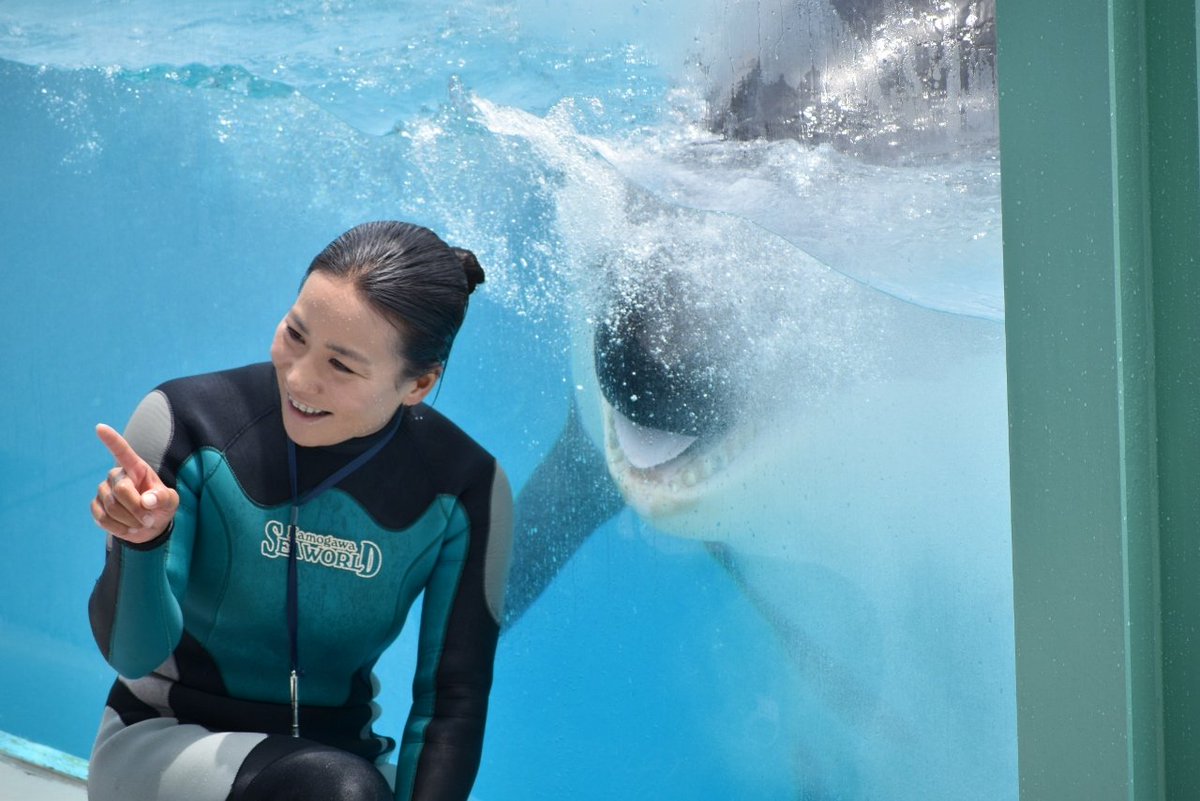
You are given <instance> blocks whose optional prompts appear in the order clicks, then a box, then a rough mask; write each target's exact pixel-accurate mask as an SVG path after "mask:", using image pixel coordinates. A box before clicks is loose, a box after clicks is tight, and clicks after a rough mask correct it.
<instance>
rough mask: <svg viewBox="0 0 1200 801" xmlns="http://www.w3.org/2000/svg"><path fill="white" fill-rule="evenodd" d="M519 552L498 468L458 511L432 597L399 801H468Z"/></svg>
mask: <svg viewBox="0 0 1200 801" xmlns="http://www.w3.org/2000/svg"><path fill="white" fill-rule="evenodd" d="M511 552H512V492H511V490H510V488H509V484H508V479H507V478H506V477H505V475H504V472H503V471H502V470H501V469H500V467H499V466H498V465H496V464H495V463H494V462H493V463H492V466H491V467H490V469H489V470H488V471H487V475H486V476H484V477H482V478H481V479H480V480H478V481H476V482H474V483H473V484H472V486H471V487H470V488H469V489H468V490H467V491H465V492H464V493H463V494H462V495H461V496H460V497H459V499H458V503H457V504H455V506H454V510H453V512H452V513H451V515H450V521H449V527H448V529H447V536H446V538H445V540H444V541H443V544H442V547H441V551H440V553H439V555H438V560H437V564H436V565H435V567H434V570H433V574H432V575H431V576H430V579H429V583H428V584H427V585H426V587H425V596H424V600H423V602H422V613H421V630H420V635H419V645H418V650H417V671H416V675H415V677H414V679H413V706H412V712H411V713H410V715H409V719H408V723H407V725H406V726H405V729H404V737H403V739H402V741H401V745H400V759H399V764H398V766H397V767H398V770H397V776H396V798H397V799H399V801H435V800H436V801H466V799H467V796H468V795H469V794H470V792H471V786H472V785H473V784H474V782H475V775H476V773H477V772H478V770H479V761H480V756H481V753H482V749H483V729H484V722H485V720H486V718H487V706H488V693H489V692H490V691H491V687H492V665H493V661H494V659H495V655H496V641H497V639H498V638H499V634H500V622H499V621H500V620H501V616H502V614H503V604H504V587H505V585H506V583H507V578H508V565H509V561H510V557H511Z"/></svg>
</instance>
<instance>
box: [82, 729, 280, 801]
mask: <svg viewBox="0 0 1200 801" xmlns="http://www.w3.org/2000/svg"><path fill="white" fill-rule="evenodd" d="M265 739H266V735H265V734H255V733H249V732H212V731H209V730H208V729H206V728H204V727H203V726H196V725H192V724H181V723H180V722H179V721H177V720H175V719H174V718H154V719H152V720H145V721H142V722H140V723H135V724H133V725H132V726H126V725H124V724H123V723H122V722H121V719H120V718H119V717H117V714H116V713H115V712H113V711H112V710H111V709H105V710H104V717H103V719H102V721H101V723H100V731H99V733H98V734H97V735H96V743H95V745H94V746H93V748H92V758H91V764H90V766H89V768H88V801H129V800H130V799H138V800H139V801H155V800H156V799H163V801H166V799H171V800H172V801H225V800H226V798H228V796H229V791H230V790H231V789H232V787H233V783H234V780H235V778H236V777H237V775H238V771H239V770H240V769H241V767H242V763H243V762H245V761H246V757H247V756H248V755H249V754H250V752H251V751H253V750H254V748H255V746H257V745H258V744H259V743H261V742H262V741H263V740H265Z"/></svg>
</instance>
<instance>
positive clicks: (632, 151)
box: [0, 0, 1016, 801]
mask: <svg viewBox="0 0 1200 801" xmlns="http://www.w3.org/2000/svg"><path fill="white" fill-rule="evenodd" d="M768 6H770V7H768ZM993 18H994V6H993V5H992V3H990V2H987V1H986V0H985V1H984V2H975V3H966V2H950V3H943V2H933V0H929V2H918V3H908V4H905V3H898V4H897V3H876V2H869V1H868V0H858V1H857V2H855V1H854V0H834V1H833V2H830V3H827V4H826V3H818V2H802V3H792V2H789V3H779V4H762V3H750V2H723V3H722V2H716V1H715V0H714V1H713V2H710V3H699V4H697V3H685V2H681V1H680V0H660V1H659V2H648V3H641V4H637V5H635V6H630V5H629V4H618V3H613V4H606V5H602V6H601V7H598V8H593V7H592V5H591V4H588V5H586V6H580V5H578V4H574V3H564V4H556V5H555V6H554V7H553V8H550V7H548V6H547V5H546V4H544V3H540V2H533V1H532V0H529V1H528V2H524V1H520V0H519V1H518V2H512V3H503V4H498V3H474V2H467V3H461V2H460V3H454V4H449V3H446V4H439V3H433V4H429V3H427V4H423V5H421V6H420V7H419V8H418V7H417V6H411V7H405V8H396V7H395V6H394V4H386V3H374V2H357V3H355V2H349V1H347V2H338V3H328V2H326V3H315V2H314V3H299V2H270V3H261V2H249V0H246V1H245V2H241V1H240V0H238V1H237V2H230V1H229V0H226V1H225V2H211V3H201V4H192V5H190V6H189V7H188V8H187V9H179V8H175V7H174V6H170V5H168V4H164V3H162V2H161V0H136V1H135V2H130V3H124V4H121V5H120V6H119V7H109V6H94V5H92V4H87V3H82V2H78V3H72V2H59V3H52V4H45V3H33V2H18V3H15V4H13V3H10V4H8V5H6V7H5V8H4V9H3V10H0V58H2V59H4V60H3V61H0V83H2V89H3V92H4V96H5V97H6V98H8V102H7V104H6V105H7V108H6V120H7V121H6V124H5V125H4V126H0V154H2V155H0V168H2V169H3V173H4V175H5V180H6V185H7V187H8V190H9V191H8V192H7V193H6V195H5V197H3V198H2V199H0V204H3V209H2V211H0V237H2V239H0V243H2V244H3V247H4V252H5V254H6V256H5V265H6V267H5V273H4V274H5V277H6V279H7V280H8V281H9V285H10V296H9V297H10V299H11V300H12V301H13V302H11V303H10V311H9V314H7V315H6V316H5V317H4V318H3V320H2V321H0V333H2V334H3V337H4V341H5V342H8V343H10V347H11V351H10V353H11V354H12V358H11V359H10V361H9V362H8V363H9V364H10V365H12V367H11V369H12V370H13V374H12V375H11V376H10V390H9V392H8V393H7V397H8V398H9V402H8V407H7V408H8V412H9V417H10V425H9V426H8V427H6V433H5V434H4V435H3V439H0V458H2V459H3V462H2V463H0V472H2V475H3V486H4V487H5V493H6V495H5V503H4V504H2V505H0V523H2V524H3V526H4V528H5V530H7V531H10V532H25V533H24V534H22V535H21V536H13V537H10V538H9V540H8V542H10V553H9V558H8V559H7V560H4V561H3V563H0V601H2V602H0V610H2V611H0V651H2V652H3V654H4V656H5V658H4V659H3V660H0V664H2V665H3V667H0V680H2V681H4V682H5V686H8V687H13V688H14V689H15V690H16V691H15V692H12V693H9V694H6V698H7V699H8V700H6V701H5V702H4V704H3V705H0V728H3V729H5V730H8V731H11V732H13V733H15V734H18V735H20V736H22V737H26V738H28V739H32V740H35V741H38V742H44V743H49V744H51V745H54V746H56V747H58V748H62V749H65V750H67V751H70V752H73V753H77V754H86V753H87V750H88V748H89V746H90V737H91V735H92V733H93V732H94V730H95V723H96V719H97V717H98V714H99V709H100V705H101V703H102V698H103V693H104V691H105V689H106V687H107V685H108V683H109V681H110V679H111V676H110V674H108V673H107V668H106V667H105V666H104V665H103V663H102V662H101V661H100V659H99V657H98V656H97V655H96V654H95V653H94V646H92V645H91V643H90V635H89V634H88V632H87V627H86V615H85V612H84V604H85V603H86V598H87V594H88V592H89V591H90V588H91V583H92V581H93V580H94V578H95V575H96V574H97V573H98V571H99V568H100V563H101V554H102V550H103V544H102V537H101V536H100V534H99V532H98V531H97V530H95V529H94V528H92V527H91V523H90V521H89V519H88V515H87V510H86V499H87V498H89V497H90V495H91V493H92V491H93V487H92V486H90V485H91V484H92V483H93V482H94V480H93V478H92V477H93V476H94V475H97V474H99V472H101V471H102V470H103V468H104V467H105V465H106V455H105V454H104V453H103V451H102V449H100V448H99V447H98V446H97V445H95V444H94V443H93V441H92V439H91V433H90V432H91V427H92V425H93V424H94V423H95V422H97V421H107V422H112V423H114V424H117V425H120V424H121V423H122V422H123V421H124V419H125V418H126V417H127V415H128V413H129V411H130V410H131V409H132V408H133V406H134V405H135V404H136V402H137V400H138V399H139V398H140V397H141V396H142V394H143V393H144V392H145V391H146V390H147V389H149V388H150V387H152V386H153V385H154V384H156V383H157V382H158V381H160V380H162V379H165V378H167V377H171V376H176V375H181V374H187V373H194V372H200V371H203V370H208V369H217V368H222V367H227V366H230V365H232V364H237V363H239V362H250V361H256V360H262V359H265V358H266V353H267V347H268V344H269V341H270V336H271V332H272V330H273V326H274V324H275V322H276V321H277V320H278V319H279V317H280V316H281V314H282V312H283V311H284V307H283V306H282V305H279V304H282V303H283V302H284V300H285V299H286V298H287V297H288V291H290V290H291V289H294V286H295V282H296V275H298V274H299V272H300V270H301V269H302V267H303V265H304V264H305V263H307V259H308V258H309V257H310V256H311V254H312V253H314V252H316V251H317V250H319V248H320V247H321V246H322V245H323V244H324V243H326V242H327V241H328V240H329V239H330V238H331V237H332V236H333V235H335V234H336V233H338V232H340V231H342V230H344V229H345V228H347V227H349V226H350V225H353V224H355V223H357V222H360V221H362V220H365V219H377V218H398V219H411V220H414V221H416V222H420V223H422V224H426V225H429V226H430V227H433V228H434V229H435V230H439V231H442V232H444V233H445V235H446V237H447V238H448V239H450V240H452V241H455V242H459V243H462V244H464V245H466V246H469V247H471V248H472V249H473V250H475V252H476V253H478V254H479V256H480V259H481V261H482V262H483V263H484V265H485V267H486V269H487V271H488V283H487V284H485V285H484V286H483V287H481V289H480V291H479V292H478V293H477V295H476V297H475V299H474V302H473V304H472V311H471V316H470V318H469V320H468V324H467V326H466V328H465V329H464V331H463V334H462V336H461V337H460V340H459V344H458V345H457V350H456V352H455V357H454V359H453V362H452V364H451V365H450V366H449V371H448V374H447V379H446V383H445V387H444V389H443V390H442V392H441V394H440V396H439V397H438V398H437V401H436V403H437V405H439V406H440V407H442V408H444V409H445V410H447V412H448V413H450V414H451V415H452V416H453V417H454V418H455V419H456V420H458V421H460V422H461V423H462V424H463V425H464V427H466V428H467V429H468V430H469V431H470V432H471V433H472V434H474V435H475V436H476V437H478V438H479V439H480V440H481V441H483V442H486V443H487V444H488V446H489V447H490V448H492V449H493V450H494V451H495V452H496V454H497V455H498V457H499V458H500V460H501V461H502V462H503V463H504V464H505V465H506V467H507V468H508V470H509V473H510V476H511V478H512V480H513V483H514V486H515V487H516V488H517V489H518V490H519V492H520V494H519V498H518V524H519V533H518V536H519V537H521V539H520V540H519V552H518V557H519V561H518V564H517V565H516V567H515V569H514V573H513V576H512V580H511V583H510V618H509V627H508V629H507V630H506V633H505V635H504V637H503V639H502V642H501V651H500V657H499V663H498V668H497V678H496V689H495V692H494V695H493V703H492V713H491V715H492V718H491V722H490V725H489V729H488V740H487V744H486V747H485V756H484V765H483V770H482V772H481V775H480V779H479V782H478V783H477V785H476V795H477V796H478V797H479V798H480V799H482V800H483V801H495V800H496V799H505V798H542V797H564V798H574V799H592V798H594V799H611V798H618V797H631V798H667V799H671V798H714V799H715V798H730V797H738V798H850V799H855V798H886V799H889V800H891V801H896V800H898V799H961V798H988V799H1015V798H1016V746H1015V738H1016V730H1015V709H1014V700H1013V695H1014V678H1013V653H1012V616H1011V615H1012V613H1011V605H1012V604H1011V600H1012V598H1011V593H1012V590H1011V574H1010V559H1009V522H1008V521H1009V516H1008V483H1007V481H1008V465H1007V441H1006V417H1005V375H1004V331H1003V303H1002V297H1001V280H1000V278H1001V252H1000V240H999V230H1000V229H999V226H1000V219H999V162H998V148H997V141H996V124H995V81H994V70H993V53H994V44H993V38H992V31H993V24H994V20H993ZM31 597H34V598H37V599H38V602H37V603H35V604H30V603H29V598H31ZM414 649H415V643H414V642H413V640H412V639H411V636H410V634H409V633H406V634H405V635H404V636H402V638H401V640H400V641H399V642H398V643H397V645H396V646H395V647H394V648H393V650H392V651H391V652H389V653H388V654H387V655H386V656H385V657H384V658H383V659H382V660H381V662H380V663H379V665H378V667H377V670H376V672H377V674H378V675H379V677H380V680H381V682H382V685H383V690H382V695H381V698H380V702H381V705H382V706H383V708H384V709H385V715H384V717H383V718H382V719H381V721H380V722H379V724H378V728H380V729H381V730H385V731H386V730H388V729H391V730H397V729H398V728H399V726H400V725H402V721H403V717H404V715H405V713H406V711H407V705H408V686H407V681H408V678H407V677H408V676H411V659H412V653H413V651H414Z"/></svg>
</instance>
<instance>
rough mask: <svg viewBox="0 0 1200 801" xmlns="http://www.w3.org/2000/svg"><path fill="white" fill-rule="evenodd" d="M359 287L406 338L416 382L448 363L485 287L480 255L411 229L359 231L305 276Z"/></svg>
mask: <svg viewBox="0 0 1200 801" xmlns="http://www.w3.org/2000/svg"><path fill="white" fill-rule="evenodd" d="M314 272H322V273H325V274H326V275H331V276H337V277H339V278H345V279H347V280H350V281H353V282H354V285H355V287H357V288H358V290H359V291H360V292H362V293H363V297H365V298H366V299H367V302H368V303H370V304H371V305H372V306H374V307H375V309H376V310H377V311H378V312H379V313H381V314H382V315H383V316H384V317H385V318H387V319H388V321H390V322H391V323H392V325H394V326H395V327H396V329H397V331H399V332H400V356H401V357H402V358H403V359H404V361H405V364H406V366H407V372H408V374H409V375H410V376H418V375H423V374H424V373H427V372H429V371H430V370H432V369H434V368H435V367H437V366H438V365H443V364H445V363H446V359H447V358H449V356H450V346H451V345H453V344H454V337H455V335H456V334H457V333H458V329H459V327H460V326H462V322H463V317H464V316H465V315H466V313H467V299H468V296H469V295H470V294H471V293H472V292H473V291H474V290H475V287H476V285H478V284H482V283H483V280H484V276H483V268H482V267H480V266H479V261H478V260H477V259H476V258H475V254H474V253H472V252H471V251H469V250H464V249H463V248H452V247H450V246H449V245H447V244H446V243H445V242H443V241H442V240H441V238H440V237H439V236H438V235H437V234H435V233H434V232H433V231H430V230H429V229H428V228H422V227H421V226H419V225H413V224H412V223H405V222H396V221H392V220H385V221H381V222H369V223H363V224H362V225H356V226H355V227H353V228H351V229H350V230H349V231H347V232H346V233H344V234H342V235H341V236H339V237H338V238H337V239H335V240H333V241H332V242H330V243H329V244H328V245H327V246H326V247H325V249H324V250H322V251H321V252H320V253H318V254H317V257H316V258H315V259H313V260H312V264H310V265H309V266H308V271H307V272H306V273H305V274H304V277H305V279H307V278H308V276H310V275H312V274H313V273H314Z"/></svg>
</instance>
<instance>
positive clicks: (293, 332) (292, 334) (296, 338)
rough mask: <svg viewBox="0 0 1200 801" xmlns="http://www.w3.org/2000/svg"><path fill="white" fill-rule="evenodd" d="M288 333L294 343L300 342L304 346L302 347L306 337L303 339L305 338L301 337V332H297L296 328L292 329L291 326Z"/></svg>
mask: <svg viewBox="0 0 1200 801" xmlns="http://www.w3.org/2000/svg"><path fill="white" fill-rule="evenodd" d="M287 332H288V336H289V337H291V338H292V339H293V340H294V341H296V342H299V343H300V344H302V345H303V344H304V337H303V336H301V335H300V332H299V331H297V330H296V329H295V328H292V327H291V326H290V325H289V326H288V327H287Z"/></svg>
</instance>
